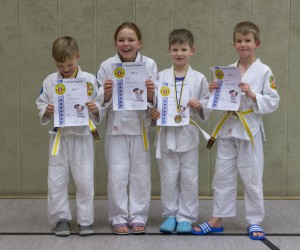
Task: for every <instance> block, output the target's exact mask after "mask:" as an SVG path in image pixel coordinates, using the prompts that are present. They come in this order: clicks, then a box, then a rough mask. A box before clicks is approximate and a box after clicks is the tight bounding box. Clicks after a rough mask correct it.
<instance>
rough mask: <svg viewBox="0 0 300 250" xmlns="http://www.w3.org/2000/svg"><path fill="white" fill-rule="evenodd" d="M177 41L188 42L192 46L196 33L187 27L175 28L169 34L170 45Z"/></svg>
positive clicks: (180, 42)
mask: <svg viewBox="0 0 300 250" xmlns="http://www.w3.org/2000/svg"><path fill="white" fill-rule="evenodd" d="M175 43H179V44H184V43H187V44H188V45H189V46H190V47H191V48H192V47H193V46H194V35H193V34H192V32H191V31H189V30H187V29H174V30H173V31H172V32H171V33H170V34H169V47H171V46H172V45H174V44H175Z"/></svg>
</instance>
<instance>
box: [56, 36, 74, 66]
mask: <svg viewBox="0 0 300 250" xmlns="http://www.w3.org/2000/svg"><path fill="white" fill-rule="evenodd" d="M78 53H79V49H78V44H77V41H76V40H75V39H74V38H72V37H69V36H62V37H58V38H57V39H56V40H55V41H54V43H53V45H52V57H53V59H54V60H55V61H56V62H60V63H63V62H65V61H66V60H67V59H73V58H74V57H76V56H77V55H78Z"/></svg>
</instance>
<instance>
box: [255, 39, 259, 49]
mask: <svg viewBox="0 0 300 250" xmlns="http://www.w3.org/2000/svg"><path fill="white" fill-rule="evenodd" d="M255 45H256V48H258V47H259V46H260V41H259V40H257V41H256V42H255Z"/></svg>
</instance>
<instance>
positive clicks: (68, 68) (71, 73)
mask: <svg viewBox="0 0 300 250" xmlns="http://www.w3.org/2000/svg"><path fill="white" fill-rule="evenodd" d="M78 61H79V54H78V55H77V56H75V57H74V58H73V59H69V58H68V59H67V60H66V61H64V62H63V63H60V62H55V64H56V68H57V70H58V71H59V72H60V73H61V75H62V76H63V77H64V78H72V77H75V72H76V70H77V63H78Z"/></svg>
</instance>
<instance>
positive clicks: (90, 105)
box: [85, 101, 99, 114]
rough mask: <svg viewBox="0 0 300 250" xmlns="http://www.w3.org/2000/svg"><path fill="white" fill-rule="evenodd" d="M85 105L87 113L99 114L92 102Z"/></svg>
mask: <svg viewBox="0 0 300 250" xmlns="http://www.w3.org/2000/svg"><path fill="white" fill-rule="evenodd" d="M85 105H86V106H87V107H88V110H89V112H91V113H94V114H98V113H99V110H98V108H97V106H96V104H95V103H94V102H91V101H89V102H86V103H85Z"/></svg>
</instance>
